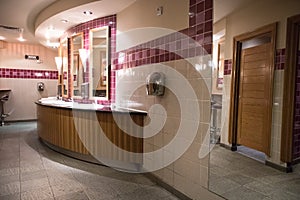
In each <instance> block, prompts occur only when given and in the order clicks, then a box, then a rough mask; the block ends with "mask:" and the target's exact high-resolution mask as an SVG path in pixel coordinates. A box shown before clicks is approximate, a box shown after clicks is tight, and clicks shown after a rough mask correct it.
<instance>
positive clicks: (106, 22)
mask: <svg viewBox="0 0 300 200" xmlns="http://www.w3.org/2000/svg"><path fill="white" fill-rule="evenodd" d="M103 26H110V28H111V29H110V30H111V38H110V39H111V63H112V61H113V60H114V59H115V57H116V26H117V24H116V15H111V16H107V17H103V18H98V19H94V20H91V21H88V22H85V23H82V24H79V25H77V26H75V27H73V28H71V29H69V30H67V31H66V33H65V34H64V36H63V37H62V38H65V37H71V36H72V35H74V34H76V33H81V32H82V33H83V39H84V48H85V49H89V30H90V29H93V28H99V27H103ZM68 54H69V56H68V57H69V58H68V59H70V57H71V56H70V41H68ZM68 63H69V66H68V72H69V73H68V74H69V76H71V73H70V69H71V66H70V62H68ZM87 71H89V65H87ZM71 78H72V77H68V80H69V83H68V84H69V86H70V85H71ZM73 78H74V77H73ZM88 80H89V74H88V73H86V74H85V82H88ZM110 86H111V87H110V98H111V100H110V101H99V103H110V102H114V101H115V72H114V71H112V72H111V77H110ZM70 92H71V91H68V96H69V97H70V96H71V93H70Z"/></svg>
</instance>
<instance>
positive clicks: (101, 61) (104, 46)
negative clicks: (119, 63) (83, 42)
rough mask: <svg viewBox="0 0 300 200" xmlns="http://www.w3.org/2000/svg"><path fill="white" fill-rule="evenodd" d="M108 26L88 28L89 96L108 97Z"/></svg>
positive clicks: (95, 97) (94, 97)
mask: <svg viewBox="0 0 300 200" xmlns="http://www.w3.org/2000/svg"><path fill="white" fill-rule="evenodd" d="M109 38H110V29H109V26H105V27H101V28H96V29H92V30H90V33H89V41H90V59H89V70H90V73H89V74H90V77H89V78H90V79H89V80H90V97H91V98H93V99H97V98H99V99H106V100H108V99H109V82H110V80H109V77H110V40H109Z"/></svg>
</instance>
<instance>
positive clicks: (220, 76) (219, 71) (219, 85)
mask: <svg viewBox="0 0 300 200" xmlns="http://www.w3.org/2000/svg"><path fill="white" fill-rule="evenodd" d="M224 48H225V42H224V39H222V40H220V41H219V42H218V63H217V88H218V89H222V88H223V72H224Z"/></svg>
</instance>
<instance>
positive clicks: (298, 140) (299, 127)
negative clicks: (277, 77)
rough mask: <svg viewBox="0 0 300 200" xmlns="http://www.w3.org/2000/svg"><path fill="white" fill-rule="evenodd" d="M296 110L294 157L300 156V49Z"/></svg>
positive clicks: (299, 55)
mask: <svg viewBox="0 0 300 200" xmlns="http://www.w3.org/2000/svg"><path fill="white" fill-rule="evenodd" d="M295 88H296V91H295V110H294V129H293V159H294V160H296V159H299V158H300V51H298V56H297V72H296V85H295Z"/></svg>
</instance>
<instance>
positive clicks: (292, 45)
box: [280, 15, 300, 166]
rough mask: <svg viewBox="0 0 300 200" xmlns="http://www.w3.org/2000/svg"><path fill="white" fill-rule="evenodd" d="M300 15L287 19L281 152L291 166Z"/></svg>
mask: <svg viewBox="0 0 300 200" xmlns="http://www.w3.org/2000/svg"><path fill="white" fill-rule="evenodd" d="M299 26H300V15H296V16H292V17H289V18H288V19H287V35H286V51H285V52H286V53H285V55H286V58H285V67H284V87H283V88H284V90H283V99H282V102H283V104H282V105H283V108H284V109H283V110H282V127H281V150H280V159H281V161H282V162H285V163H287V164H288V166H290V165H291V163H292V162H293V157H292V156H293V127H294V104H295V83H296V70H297V65H296V61H297V56H296V55H297V47H298V44H296V41H297V40H298V39H297V38H298V37H299V35H298V34H297V32H300V28H299Z"/></svg>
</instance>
